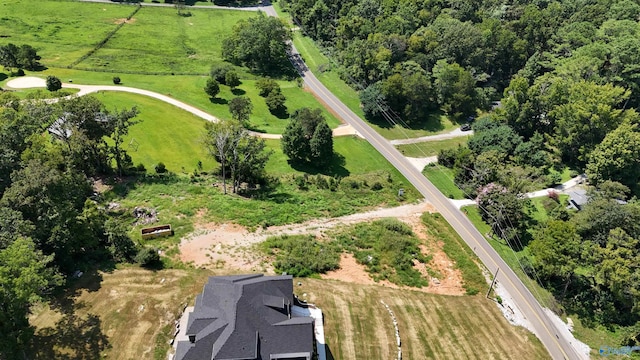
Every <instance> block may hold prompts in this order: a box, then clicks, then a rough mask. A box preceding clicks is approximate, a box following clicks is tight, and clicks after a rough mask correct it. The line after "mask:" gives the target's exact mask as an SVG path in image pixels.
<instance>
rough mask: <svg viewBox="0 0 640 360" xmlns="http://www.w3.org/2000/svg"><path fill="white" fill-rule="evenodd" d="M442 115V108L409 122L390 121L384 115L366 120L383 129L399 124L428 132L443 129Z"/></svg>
mask: <svg viewBox="0 0 640 360" xmlns="http://www.w3.org/2000/svg"><path fill="white" fill-rule="evenodd" d="M443 115H444V112H442V110H436V111H433V112H431V113H429V115H427V116H426V118H425V119H423V121H418V122H412V123H409V124H406V123H398V124H396V123H394V122H391V121H389V120H387V119H385V118H384V117H379V118H374V119H367V121H368V122H370V123H372V124H374V125H377V126H379V127H381V128H383V129H391V128H393V127H395V126H400V127H402V128H405V129H410V130H425V131H430V132H437V131H442V130H444V129H445V126H444V124H443V123H442V116H443ZM403 120H404V119H403ZM451 120H452V121H454V122H456V120H455V119H453V118H452V119H451ZM394 121H397V120H395V119H394ZM405 125H406V126H405Z"/></svg>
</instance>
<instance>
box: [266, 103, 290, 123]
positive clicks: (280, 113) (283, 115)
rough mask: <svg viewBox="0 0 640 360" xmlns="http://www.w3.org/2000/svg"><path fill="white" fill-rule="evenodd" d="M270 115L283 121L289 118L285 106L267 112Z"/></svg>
mask: <svg viewBox="0 0 640 360" xmlns="http://www.w3.org/2000/svg"><path fill="white" fill-rule="evenodd" d="M269 112H270V113H271V115H273V116H275V117H277V118H278V119H281V120H285V119H288V118H289V109H287V107H286V106H280V107H278V108H277V109H275V110H269Z"/></svg>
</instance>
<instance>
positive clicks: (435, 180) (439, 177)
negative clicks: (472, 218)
mask: <svg viewBox="0 0 640 360" xmlns="http://www.w3.org/2000/svg"><path fill="white" fill-rule="evenodd" d="M422 173H423V174H424V176H426V177H427V179H429V181H431V183H432V184H433V185H434V186H435V187H436V188H438V190H440V192H441V193H443V194H444V195H445V196H446V197H448V198H450V199H464V198H465V196H464V192H462V190H460V189H459V188H458V187H457V186H456V184H454V182H453V178H454V175H453V170H451V169H449V168H447V167H444V166H439V165H437V164H436V165H433V166H427V167H425V168H424V170H423V171H422Z"/></svg>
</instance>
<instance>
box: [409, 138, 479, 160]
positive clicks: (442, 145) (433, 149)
mask: <svg viewBox="0 0 640 360" xmlns="http://www.w3.org/2000/svg"><path fill="white" fill-rule="evenodd" d="M468 140H469V137H468V136H463V137H457V138H453V139H447V140H439V141H427V142H421V143H417V144H409V145H398V146H396V148H397V149H398V150H400V152H401V153H402V154H403V155H404V156H409V157H427V156H436V155H438V153H439V152H440V150H444V149H455V148H457V147H458V146H464V145H466V144H467V141H468Z"/></svg>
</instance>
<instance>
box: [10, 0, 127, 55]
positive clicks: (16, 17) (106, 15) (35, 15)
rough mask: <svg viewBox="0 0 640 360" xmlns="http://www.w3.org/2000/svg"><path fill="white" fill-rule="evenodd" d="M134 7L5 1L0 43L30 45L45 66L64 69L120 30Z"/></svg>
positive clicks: (63, 2) (18, 0) (65, 2)
mask: <svg viewBox="0 0 640 360" xmlns="http://www.w3.org/2000/svg"><path fill="white" fill-rule="evenodd" d="M134 10H135V7H134V6H120V5H115V4H92V3H84V4H79V3H77V2H75V1H47V0H38V1H35V2H34V1H28V2H25V1H20V0H3V1H2V16H1V17H0V35H2V36H0V44H2V45H4V44H6V43H14V44H19V45H20V44H29V45H31V46H33V47H34V48H36V49H37V50H38V54H39V55H40V56H42V60H41V62H42V63H43V64H45V65H46V66H55V67H65V66H68V65H70V64H71V63H73V62H74V61H75V60H77V59H79V58H80V57H82V56H83V55H85V54H87V53H88V52H89V51H90V50H91V49H92V48H93V47H94V46H95V45H96V44H97V43H99V42H100V41H101V40H103V39H104V38H105V37H106V36H107V34H108V33H109V32H111V31H114V30H115V29H116V28H117V26H118V25H117V22H118V19H123V18H126V17H127V16H129V15H130V14H131V13H132V12H133V11H134Z"/></svg>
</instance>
